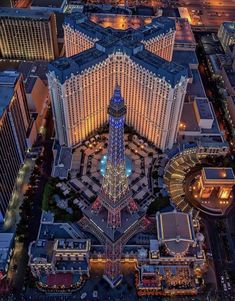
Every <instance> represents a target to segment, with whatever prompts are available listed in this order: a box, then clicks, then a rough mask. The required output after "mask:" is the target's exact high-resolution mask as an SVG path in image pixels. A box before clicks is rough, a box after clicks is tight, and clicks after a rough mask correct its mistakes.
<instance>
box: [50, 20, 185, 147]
mask: <svg viewBox="0 0 235 301" xmlns="http://www.w3.org/2000/svg"><path fill="white" fill-rule="evenodd" d="M66 22H67V23H65V25H64V30H65V39H66V41H67V42H66V43H67V46H65V47H67V48H66V51H69V50H71V51H72V50H73V51H72V52H71V53H70V54H74V53H77V52H79V54H76V55H74V56H71V57H63V58H59V59H57V60H55V61H53V62H51V63H50V64H49V68H48V69H49V73H48V83H49V88H50V94H51V100H52V109H53V115H54V120H55V128H56V136H57V139H58V141H59V144H60V145H61V146H63V145H64V146H68V147H72V148H73V147H76V146H77V145H78V144H79V143H81V142H82V141H84V140H85V139H87V137H89V136H90V135H92V134H94V133H95V132H96V130H97V129H98V128H100V127H102V126H103V125H105V124H106V123H107V122H108V116H107V106H108V105H109V100H110V98H111V96H112V94H113V91H114V89H115V85H116V84H118V85H119V86H120V87H121V91H122V95H123V97H124V98H125V100H126V106H127V114H126V124H127V125H129V126H131V127H133V128H134V129H135V130H136V131H137V132H138V133H139V134H140V135H142V136H143V137H145V138H147V139H148V140H149V141H150V142H151V143H153V144H154V145H155V146H157V147H159V148H161V149H162V150H165V149H166V148H169V149H170V148H172V146H173V144H174V143H175V141H176V138H177V133H178V127H179V121H180V116H181V112H182V107H183V102H184V97H185V93H186V88H187V83H188V69H187V67H185V66H181V65H178V64H177V63H175V62H173V61H170V60H171V55H172V49H173V43H174V32H175V29H174V28H175V23H174V20H171V19H168V18H164V17H163V18H157V19H154V20H153V22H152V23H151V24H149V25H148V26H144V27H141V28H139V29H137V30H134V29H128V30H115V29H111V28H102V27H100V26H97V25H96V24H94V23H92V22H90V21H89V20H87V18H86V17H84V16H83V17H82V16H80V18H78V16H77V15H75V16H74V15H73V14H72V15H71V16H70V19H69V21H66ZM69 37H70V38H69ZM69 41H70V42H69ZM66 43H65V45H66ZM71 43H72V44H71ZM73 43H74V44H73Z"/></svg>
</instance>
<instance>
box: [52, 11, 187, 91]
mask: <svg viewBox="0 0 235 301" xmlns="http://www.w3.org/2000/svg"><path fill="white" fill-rule="evenodd" d="M65 24H69V26H71V27H74V28H76V29H77V30H79V31H81V32H84V34H87V35H88V36H90V37H91V38H93V39H96V40H97V42H96V43H95V46H94V47H93V48H91V49H88V50H86V51H84V52H82V53H79V54H77V55H74V56H72V57H70V58H65V57H63V58H59V59H57V60H55V61H52V62H51V63H50V64H49V71H51V72H54V73H55V75H56V77H57V78H58V80H59V81H60V82H61V83H62V84H63V83H64V82H65V81H66V80H67V79H69V78H70V77H71V75H72V74H80V73H81V72H83V71H84V70H86V69H88V68H89V67H92V66H94V65H96V64H98V63H100V62H102V61H104V60H105V59H107V58H108V56H109V55H111V54H113V53H116V52H122V53H125V54H126V55H128V56H129V57H130V58H131V59H132V60H133V61H134V62H136V63H137V64H138V65H140V66H142V67H143V68H145V69H147V70H150V71H151V72H152V73H154V74H155V75H156V76H158V77H160V78H165V80H166V81H167V82H168V83H169V84H170V85H171V86H172V87H174V86H175V85H176V84H177V83H178V82H179V81H180V79H181V76H184V77H187V75H188V69H187V67H185V66H181V65H178V64H176V63H174V62H168V61H166V60H164V59H162V58H160V57H158V56H156V55H155V54H153V53H151V52H149V51H148V50H146V49H145V48H144V45H143V43H141V41H143V40H145V39H150V38H152V36H159V35H161V34H163V33H164V32H168V31H170V30H174V29H175V22H174V20H172V19H168V18H165V17H160V18H157V19H154V20H153V21H152V23H151V24H149V25H146V26H143V27H141V28H139V29H138V30H134V29H127V30H115V29H112V28H103V27H101V26H99V25H97V24H95V23H93V22H91V21H89V20H88V18H87V17H86V16H84V15H83V14H72V15H70V16H69V17H68V18H66V19H65Z"/></svg>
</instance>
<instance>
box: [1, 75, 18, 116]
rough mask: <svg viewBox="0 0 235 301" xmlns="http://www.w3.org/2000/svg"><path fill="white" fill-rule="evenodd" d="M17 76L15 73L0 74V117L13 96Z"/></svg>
mask: <svg viewBox="0 0 235 301" xmlns="http://www.w3.org/2000/svg"><path fill="white" fill-rule="evenodd" d="M19 76H20V75H19V73H17V72H15V71H4V72H0V94H1V97H0V117H1V116H2V113H3V111H4V110H5V109H6V107H7V106H8V105H9V103H10V101H11V99H12V97H13V95H14V87H15V84H16V82H17V80H18V78H19Z"/></svg>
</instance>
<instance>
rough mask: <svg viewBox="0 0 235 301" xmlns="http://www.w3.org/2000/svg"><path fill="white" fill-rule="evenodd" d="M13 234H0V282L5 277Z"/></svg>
mask: <svg viewBox="0 0 235 301" xmlns="http://www.w3.org/2000/svg"><path fill="white" fill-rule="evenodd" d="M13 238H14V233H0V281H1V280H2V279H3V278H5V277H6V273H7V271H8V268H9V262H10V257H11V254H12V243H13Z"/></svg>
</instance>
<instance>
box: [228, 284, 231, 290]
mask: <svg viewBox="0 0 235 301" xmlns="http://www.w3.org/2000/svg"><path fill="white" fill-rule="evenodd" d="M227 286H228V290H229V291H230V290H231V285H230V282H228V283H227Z"/></svg>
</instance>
